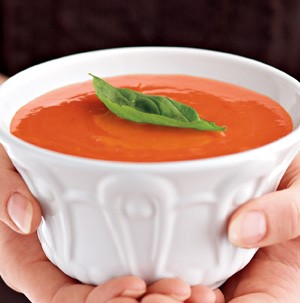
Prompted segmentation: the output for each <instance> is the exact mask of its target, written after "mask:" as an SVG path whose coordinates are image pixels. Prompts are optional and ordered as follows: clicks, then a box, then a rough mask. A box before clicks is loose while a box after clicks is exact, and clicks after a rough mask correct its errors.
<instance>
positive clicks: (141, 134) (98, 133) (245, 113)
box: [11, 75, 293, 162]
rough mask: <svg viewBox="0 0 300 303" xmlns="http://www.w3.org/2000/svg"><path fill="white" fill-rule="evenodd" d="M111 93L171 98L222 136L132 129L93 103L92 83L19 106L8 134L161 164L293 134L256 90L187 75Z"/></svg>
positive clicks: (120, 81)
mask: <svg viewBox="0 0 300 303" xmlns="http://www.w3.org/2000/svg"><path fill="white" fill-rule="evenodd" d="M106 80H107V81H108V82H109V83H110V84H112V85H114V86H116V87H126V88H130V89H133V90H136V91H138V92H141V93H145V94H150V95H151V94H152V95H162V96H167V97H170V98H172V99H174V100H176V101H179V102H182V103H184V104H187V105H189V106H191V107H193V108H194V109H195V110H196V111H197V112H198V114H199V116H200V117H201V118H203V119H206V120H209V121H214V122H215V123H217V124H218V125H225V126H226V131H223V132H214V131H199V130H194V129H182V128H175V127H166V126H157V125H150V124H143V123H135V122H131V121H127V120H124V119H121V118H119V117H117V116H116V115H115V114H113V113H111V112H110V111H109V110H108V109H107V108H106V106H105V105H104V104H103V103H102V102H101V101H100V100H99V99H98V98H97V96H96V95H95V91H94V88H93V85H92V82H91V81H89V82H84V83H78V84H73V85H69V86H66V87H62V88H59V89H57V90H55V91H51V92H49V93H47V94H45V95H43V96H41V97H39V98H37V99H35V100H33V101H31V102H29V103H28V104H27V105H25V106H24V107H22V108H21V109H20V110H19V111H18V112H17V113H16V115H15V117H14V118H13V121H12V123H11V132H12V134H14V135H15V136H17V137H19V138H21V139H23V140H25V141H27V142H29V143H32V144H34V145H37V146H40V147H43V148H46V149H50V150H53V151H56V152H60V153H64V154H70V155H75V156H80V157H87V158H93V159H102V160H113V161H130V162H162V161H178V160H190V159H201V158H208V157H215V156H221V155H228V154H232V153H237V152H242V151H245V150H249V149H253V148H256V147H259V146H262V145H265V144H267V143H270V142H273V141H275V140H277V139H279V138H281V137H282V136H285V135H286V134H288V133H289V132H291V131H292V128H293V125H292V121H291V118H290V116H289V114H288V113H287V112H286V111H285V110H284V109H283V108H282V107H281V106H280V105H279V104H277V103H276V102H275V101H274V100H272V99H270V98H268V97H266V96H264V95H261V94H259V93H256V92H254V91H251V90H248V89H245V88H242V87H239V86H236V85H232V84H229V83H224V82H220V81H215V80H211V79H205V78H198V77H193V76H185V75H125V76H118V77H112V78H107V79H106Z"/></svg>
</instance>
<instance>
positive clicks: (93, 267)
mask: <svg viewBox="0 0 300 303" xmlns="http://www.w3.org/2000/svg"><path fill="white" fill-rule="evenodd" d="M88 73H93V74H96V75H99V76H102V77H107V76H115V75H122V74H139V73H141V74H145V73H146V74H150V73H154V74H188V75H196V76H202V77H208V78H213V79H217V80H222V81H226V82H230V83H233V84H237V85H240V86H243V87H246V88H249V89H252V90H255V91H257V92H259V93H262V94H265V95H267V96H269V97H271V98H273V99H275V100H277V101H278V102H279V103H280V104H281V105H282V106H283V107H284V108H285V109H286V110H287V111H288V112H289V113H290V115H291V117H292V119H293V122H294V131H293V132H292V133H291V134H289V135H287V136H285V137H283V138H281V139H280V140H278V141H276V142H273V143H271V144H268V145H265V146H263V147H261V148H257V149H253V150H250V151H246V152H242V153H237V154H233V155H229V156H222V157H216V158H211V159H204V160H192V161H179V162H166V163H125V162H110V161H100V160H91V159H84V158H80V157H75V156H68V155H63V154H60V153H56V152H52V151H49V150H45V149H42V148H39V147H36V146H33V145H31V144H28V143H26V142H24V141H22V140H20V139H18V138H16V137H14V136H13V135H11V134H10V132H9V125H10V121H11V119H12V117H13V115H14V114H15V112H16V111H17V110H18V109H19V108H20V107H21V106H23V105H24V104H25V103H27V102H28V101H30V100H32V99H34V98H36V97H37V96H39V95H41V94H43V93H46V92H48V91H50V90H52V89H55V88H58V87H61V86H64V85H67V84H70V83H74V82H81V81H85V80H88V79H89V76H88ZM299 108H300V84H299V82H297V81H296V80H295V79H293V78H291V77H290V76H288V75H286V74H285V73H283V72H281V71H279V70H276V69H275V68H272V67H270V66H267V65H265V64H262V63H259V62H256V61H253V60H250V59H246V58H242V57H239V56H234V55H230V54H224V53H218V52H213V51H207V50H199V49H188V48H165V47H162V48H159V47H145V48H123V49H112V50H101V51H94V52H88V53H83V54H78V55H73V56H69V57H65V58H61V59H57V60H53V61H50V62H47V63H44V64H40V65H37V66H34V67H32V68H29V69H27V70H25V71H23V72H21V73H19V74H17V75H15V76H14V77H12V78H11V79H9V80H8V81H7V82H6V83H5V84H4V85H3V86H2V87H1V89H0V113H1V118H0V120H1V122H0V123H1V125H0V137H1V142H2V143H3V145H4V147H5V148H6V150H7V152H8V154H9V156H10V158H11V159H12V161H13V163H14V165H15V166H16V168H17V169H18V171H19V172H20V173H21V175H22V176H23V178H24V180H25V181H26V183H27V184H28V186H29V188H30V190H31V191H32V193H33V194H34V196H35V197H36V198H37V199H38V200H39V201H40V203H41V206H42V211H43V220H42V223H41V225H40V227H39V230H38V235H39V238H40V241H41V244H42V247H43V249H44V251H45V253H46V255H47V256H48V258H49V259H50V260H51V261H52V262H53V263H54V264H56V265H57V266H58V267H59V268H60V269H61V270H62V271H64V272H65V273H66V274H68V275H70V276H72V277H74V278H76V279H78V280H80V281H82V282H85V283H92V284H99V283H101V282H103V281H105V280H107V279H110V278H113V277H116V276H120V275H128V274H132V275H137V276H140V277H142V278H143V279H145V280H146V281H147V282H151V281H154V280H157V279H160V278H164V277H179V278H182V279H184V280H185V281H187V282H188V283H190V284H192V285H193V284H198V283H200V284H204V285H208V286H210V287H213V288H214V287H217V286H219V285H221V284H222V283H223V282H224V281H225V280H226V279H227V278H228V277H230V276H231V275H233V274H234V273H236V272H237V271H238V270H240V269H241V268H243V267H244V266H245V265H246V264H247V263H248V262H249V261H250V260H251V258H252V257H253V255H254V254H255V251H256V250H255V249H241V248H237V247H234V246H233V245H232V244H230V242H229V241H228V239H227V235H226V222H227V220H228V217H229V216H230V214H231V213H232V211H233V210H234V209H236V208H237V207H238V206H239V205H241V204H242V203H244V202H245V201H247V200H249V199H251V198H253V197H258V196H260V195H262V194H264V193H267V192H270V191H273V190H275V189H276V187H277V185H278V183H279V181H280V179H281V177H282V175H283V173H284V171H285V170H286V168H287V167H288V165H289V164H290V162H291V160H292V159H293V157H294V156H295V155H296V153H297V152H298V151H299V149H300V140H299V138H300V127H299V123H300V110H299Z"/></svg>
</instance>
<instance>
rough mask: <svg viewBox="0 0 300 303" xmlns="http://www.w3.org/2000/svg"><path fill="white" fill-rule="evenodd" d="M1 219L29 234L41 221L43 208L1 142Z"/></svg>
mask: <svg viewBox="0 0 300 303" xmlns="http://www.w3.org/2000/svg"><path fill="white" fill-rule="evenodd" d="M0 180H1V181H0V220H1V221H3V222H5V223H6V224H7V225H8V226H9V227H10V228H12V229H13V230H15V231H17V232H20V233H24V234H29V233H32V232H34V231H35V230H36V229H37V227H38V226H39V224H40V221H41V209H40V206H39V203H38V202H37V201H36V200H35V199H34V197H33V196H32V195H31V193H30V191H29V190H28V188H27V186H26V184H25V183H24V181H23V179H22V177H21V176H20V175H19V174H18V173H17V171H16V170H15V168H14V166H13V165H12V163H11V161H10V159H9V158H8V156H7V154H6V152H5V151H4V149H3V147H2V145H1V144H0Z"/></svg>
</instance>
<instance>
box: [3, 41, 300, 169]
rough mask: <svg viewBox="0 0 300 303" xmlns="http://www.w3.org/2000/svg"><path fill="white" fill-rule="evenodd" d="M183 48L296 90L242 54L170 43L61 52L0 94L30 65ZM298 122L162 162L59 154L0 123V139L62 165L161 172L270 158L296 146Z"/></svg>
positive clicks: (299, 130) (7, 145)
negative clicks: (251, 143)
mask: <svg viewBox="0 0 300 303" xmlns="http://www.w3.org/2000/svg"><path fill="white" fill-rule="evenodd" d="M149 51H151V52H152V53H154V52H159V53H162V52H174V53H175V52H185V53H198V54H199V53H203V54H207V55H212V56H216V57H218V58H225V59H231V60H236V61H240V62H241V63H243V62H245V63H248V64H252V65H253V66H254V67H256V68H258V69H265V70H266V71H269V72H272V73H273V74H277V75H278V76H279V77H284V78H285V79H286V80H287V81H288V82H290V83H291V84H293V85H296V86H298V87H299V91H300V82H298V81H297V80H296V79H295V78H293V77H291V76H290V75H288V74H287V73H285V72H283V71H281V70H279V69H277V68H275V67H272V66H270V65H267V64H265V63H262V62H260V61H257V60H254V59H250V58H246V57H243V56H240V55H235V54H231V53H226V52H221V51H215V50H208V49H200V48H192V47H177V46H176V47H174V46H150V47H149V46H138V47H119V48H110V49H102V50H93V51H87V52H82V53H77V54H72V55H68V56H63V57H60V58H57V59H52V60H49V61H46V62H43V63H40V64H37V65H34V66H32V67H29V68H27V69H25V70H23V71H21V72H19V73H17V74H16V75H14V76H12V77H11V78H9V79H8V80H6V81H5V82H4V83H3V84H2V85H1V86H0V95H1V91H2V90H3V89H4V88H6V87H7V86H8V87H9V86H10V84H11V83H12V82H14V81H17V80H18V79H19V78H22V77H23V75H24V74H25V75H26V74H27V73H28V72H29V71H32V70H34V69H39V68H43V67H44V66H47V65H49V64H53V63H59V62H61V61H66V60H73V59H74V58H75V59H76V60H78V59H80V57H86V56H91V55H92V56H93V55H97V54H98V53H103V54H105V53H111V54H113V53H122V52H125V53H130V52H131V53H132V52H139V53H140V52H149ZM299 137H300V126H297V127H295V128H294V129H293V131H292V132H291V133H289V134H287V135H285V136H284V137H282V138H280V139H278V140H276V141H273V142H271V143H268V144H265V145H263V146H260V147H257V148H254V149H250V150H247V151H243V152H238V153H233V154H229V155H223V156H217V157H211V158H203V159H190V160H179V161H165V162H126V161H110V160H100V159H92V158H84V157H79V156H74V155H69V154H63V153H60V152H56V151H52V150H48V149H45V148H42V147H38V146H36V145H33V144H31V143H28V142H26V141H23V140H22V139H19V138H17V137H15V136H14V135H12V134H11V133H9V132H7V131H2V126H1V125H0V140H1V141H2V142H0V143H2V144H3V146H4V147H5V148H6V149H10V144H12V145H14V146H16V147H17V148H20V149H22V150H23V151H24V152H26V151H27V152H30V153H31V154H33V155H34V156H39V157H44V158H47V160H48V161H50V160H51V161H52V162H56V163H57V162H61V161H63V162H64V165H70V166H72V167H74V166H78V165H79V166H86V167H89V168H95V169H99V167H109V168H120V169H132V170H136V169H137V170H146V171H154V170H155V171H157V170H161V171H164V172H167V171H168V172H171V171H173V170H182V169H186V168H189V169H197V170H198V169H199V168H208V167H221V166H222V167H224V166H225V167H228V166H231V165H232V163H234V164H239V163H242V162H245V161H253V160H255V159H270V158H272V154H273V153H274V151H277V150H280V149H281V147H283V146H284V147H288V146H292V145H296V144H297V142H299V148H300V141H299ZM299 148H298V149H299Z"/></svg>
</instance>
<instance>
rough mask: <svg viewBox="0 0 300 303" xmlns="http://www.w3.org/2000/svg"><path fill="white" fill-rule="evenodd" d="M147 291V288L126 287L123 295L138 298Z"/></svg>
mask: <svg viewBox="0 0 300 303" xmlns="http://www.w3.org/2000/svg"><path fill="white" fill-rule="evenodd" d="M145 292H146V289H144V290H133V289H126V290H125V291H124V292H123V293H122V295H121V296H123V297H133V298H138V297H140V296H141V295H143V294H144V293H145Z"/></svg>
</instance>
